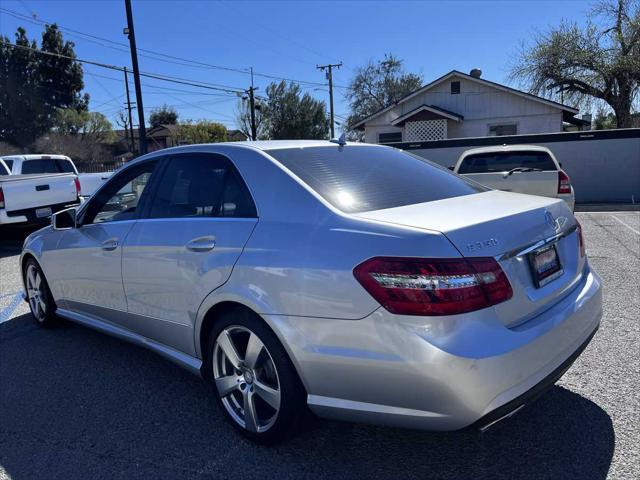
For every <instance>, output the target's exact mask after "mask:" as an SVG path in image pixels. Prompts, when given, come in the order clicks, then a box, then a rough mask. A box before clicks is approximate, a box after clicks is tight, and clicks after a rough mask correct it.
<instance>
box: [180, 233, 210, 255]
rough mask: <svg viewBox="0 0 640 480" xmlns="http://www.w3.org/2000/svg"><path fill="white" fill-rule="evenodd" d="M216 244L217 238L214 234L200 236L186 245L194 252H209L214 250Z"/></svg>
mask: <svg viewBox="0 0 640 480" xmlns="http://www.w3.org/2000/svg"><path fill="white" fill-rule="evenodd" d="M215 246H216V240H215V238H214V237H213V236H211V235H207V236H206V237H198V238H194V239H193V240H190V241H189V242H187V244H186V245H185V247H187V250H191V251H192V252H208V251H210V250H213V247H215Z"/></svg>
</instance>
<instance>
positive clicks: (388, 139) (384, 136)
mask: <svg viewBox="0 0 640 480" xmlns="http://www.w3.org/2000/svg"><path fill="white" fill-rule="evenodd" d="M401 141H402V132H388V133H379V134H378V143H394V142H401Z"/></svg>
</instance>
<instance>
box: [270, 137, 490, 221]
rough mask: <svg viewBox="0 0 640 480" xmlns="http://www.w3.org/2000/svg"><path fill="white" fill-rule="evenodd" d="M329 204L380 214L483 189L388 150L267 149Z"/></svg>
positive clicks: (415, 159) (417, 158)
mask: <svg viewBox="0 0 640 480" xmlns="http://www.w3.org/2000/svg"><path fill="white" fill-rule="evenodd" d="M267 153H268V154H269V155H271V156H272V157H273V158H275V159H276V160H277V161H278V162H280V163H281V164H282V165H284V166H285V167H286V168H288V169H289V170H291V171H292V172H293V173H294V174H295V175H296V176H297V177H298V178H300V180H302V181H303V182H304V183H306V184H307V185H308V186H309V187H310V188H312V189H313V190H315V191H316V192H317V193H318V194H319V195H320V196H322V197H323V198H324V199H325V200H326V201H327V202H329V203H330V204H332V205H333V206H334V207H336V208H338V209H340V210H342V211H343V212H347V213H357V212H366V211H370V210H381V209H383V208H393V207H400V206H402V205H412V204H415V203H423V202H432V201H435V200H442V199H445V198H452V197H459V196H462V195H471V194H473V193H478V192H483V191H485V190H486V189H485V188H484V187H482V186H480V185H478V184H476V183H475V182H474V183H471V182H468V181H466V180H464V179H463V178H460V177H458V176H456V175H453V174H452V173H451V172H449V171H448V170H447V169H445V168H443V167H441V166H439V165H436V164H434V163H431V162H429V161H427V160H425V159H423V158H420V157H416V156H414V155H411V154H409V153H406V152H402V151H399V150H396V149H392V148H383V147H367V146H355V145H347V146H345V147H338V146H335V147H332V146H328V147H307V148H291V149H282V150H269V151H267Z"/></svg>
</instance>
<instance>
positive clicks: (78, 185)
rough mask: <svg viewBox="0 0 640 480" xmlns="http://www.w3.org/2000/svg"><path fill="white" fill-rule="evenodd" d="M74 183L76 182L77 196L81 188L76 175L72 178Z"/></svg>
mask: <svg viewBox="0 0 640 480" xmlns="http://www.w3.org/2000/svg"><path fill="white" fill-rule="evenodd" d="M74 181H75V184H76V196H77V197H79V196H80V193H81V190H80V180H78V177H76V178H74Z"/></svg>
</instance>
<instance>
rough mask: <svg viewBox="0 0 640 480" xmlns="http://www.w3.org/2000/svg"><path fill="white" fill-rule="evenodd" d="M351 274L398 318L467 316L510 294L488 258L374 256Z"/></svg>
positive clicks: (505, 278)
mask: <svg viewBox="0 0 640 480" xmlns="http://www.w3.org/2000/svg"><path fill="white" fill-rule="evenodd" d="M353 274H354V276H355V277H356V279H357V280H358V281H359V282H360V284H361V285H362V286H363V287H364V288H365V290H366V291H367V292H369V294H371V296H373V298H375V299H376V300H377V301H378V302H380V304H381V305H382V306H383V307H384V308H386V309H387V310H389V311H390V312H391V313H397V314H400V315H454V314H457V313H465V312H471V311H473V310H479V309H481V308H485V307H488V306H491V305H495V304H497V303H500V302H504V301H505V300H508V299H509V298H511V296H512V295H513V291H512V290H511V285H510V284H509V280H508V279H507V277H506V275H505V274H504V272H503V271H502V269H501V268H500V265H498V263H497V262H496V261H495V260H494V259H493V258H490V257H487V258H467V259H464V258H450V259H449V258H447V259H442V258H435V259H426V258H404V257H375V258H371V259H369V260H366V261H365V262H363V263H361V264H360V265H358V266H357V267H356V268H355V269H354V270H353Z"/></svg>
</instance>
